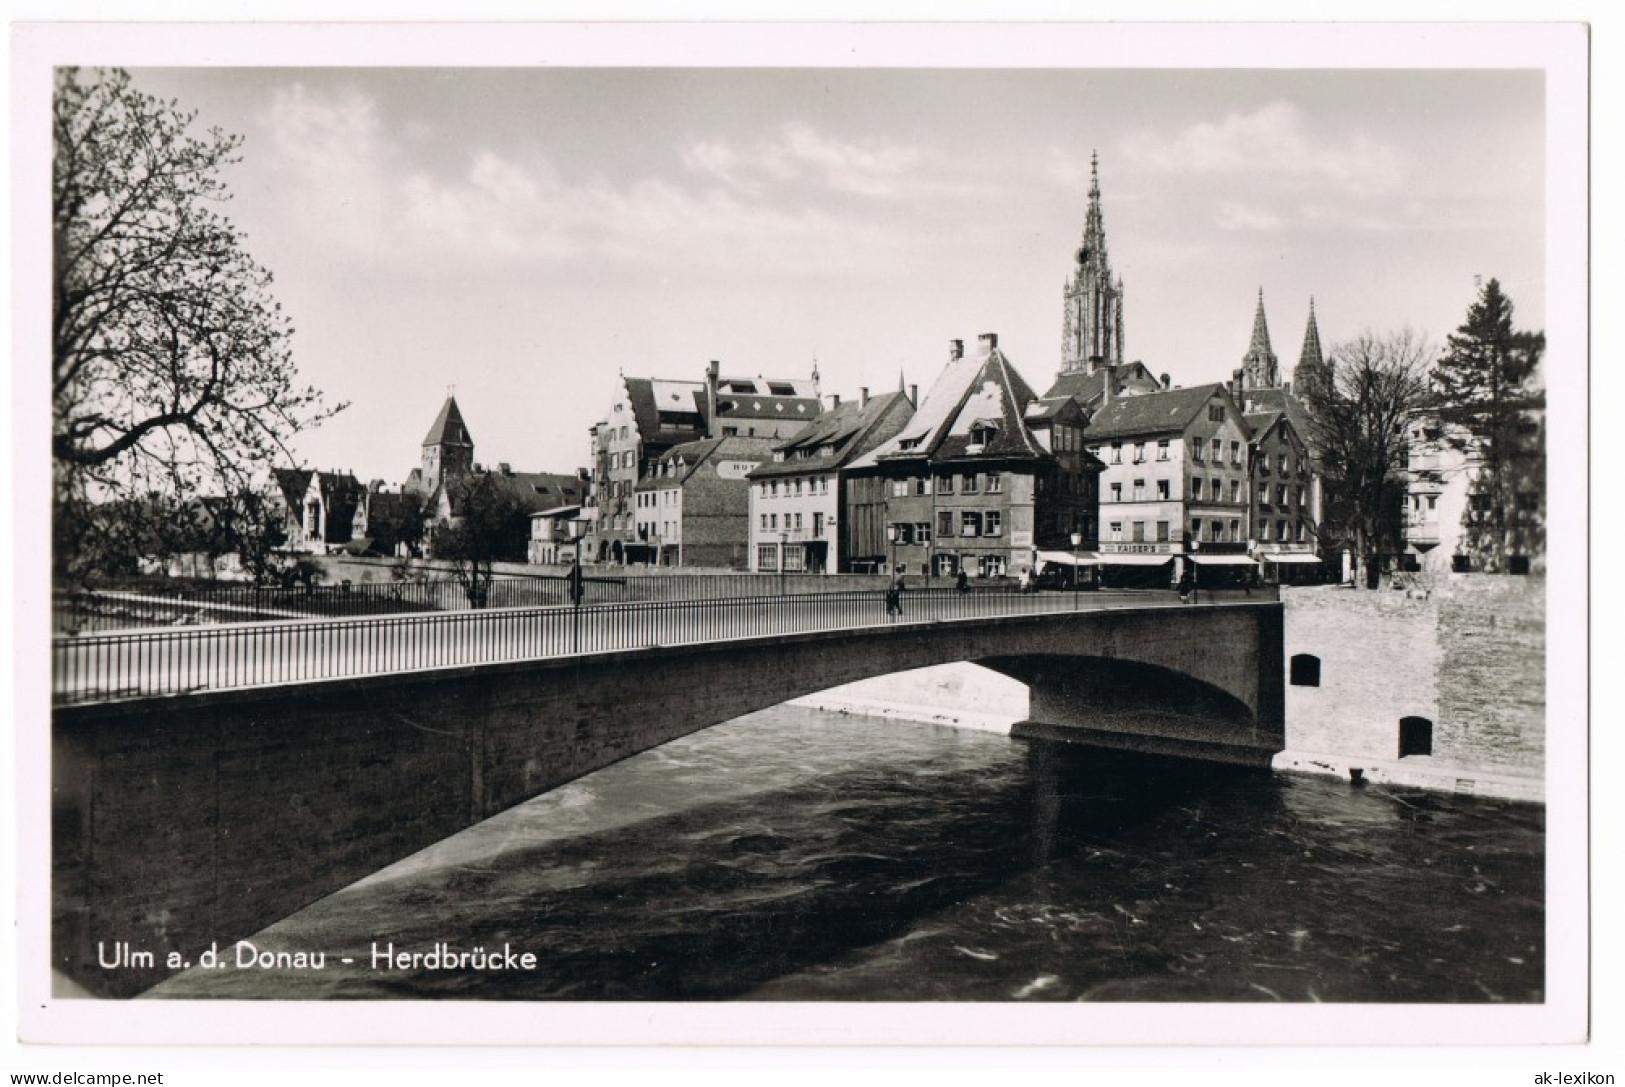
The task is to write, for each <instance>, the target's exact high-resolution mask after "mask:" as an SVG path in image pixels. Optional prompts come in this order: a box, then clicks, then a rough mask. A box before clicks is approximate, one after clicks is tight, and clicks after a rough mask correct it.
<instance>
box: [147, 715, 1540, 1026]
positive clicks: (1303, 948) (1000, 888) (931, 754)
mask: <svg viewBox="0 0 1625 1087" xmlns="http://www.w3.org/2000/svg"><path fill="white" fill-rule="evenodd" d="M1543 842H1544V813H1543V809H1542V808H1540V807H1538V806H1533V805H1526V804H1518V803H1513V802H1502V801H1496V800H1491V799H1485V798H1479V797H1458V796H1445V795H1441V794H1434V793H1426V792H1421V791H1405V790H1398V789H1392V788H1378V787H1374V786H1373V787H1365V788H1357V787H1354V786H1352V785H1350V784H1349V783H1348V782H1346V781H1343V780H1339V779H1333V778H1316V777H1300V776H1293V775H1281V774H1272V773H1270V772H1268V771H1259V770H1239V769H1232V768H1224V767H1208V766H1202V765H1198V764H1192V763H1183V762H1180V761H1177V760H1159V759H1150V758H1144V757H1139V756H1130V755H1124V754H1115V753H1105V752H1100V751H1096V750H1092V749H1086V748H1082V747H1075V746H1071V745H1064V744H1054V743H1049V742H1044V741H1032V740H1017V739H1011V738H1009V737H1007V736H1003V735H999V734H995V733H988V732H974V731H965V730H959V729H952V728H945V727H939V726H932V725H925V724H911V723H908V722H899V721H895V720H879V719H875V718H867V717H855V716H843V715H839V714H834V713H828V712H823V711H817V710H811V709H805V708H800V707H795V706H780V707H776V708H774V709H772V710H768V711H764V712H762V713H758V714H753V715H751V716H749V717H744V718H740V719H739V720H737V721H732V722H729V723H728V724H725V725H721V726H718V727H716V728H712V729H708V730H706V731H704V732H701V733H698V734H696V735H694V736H691V737H688V738H686V739H684V740H680V741H677V742H675V743H671V744H667V745H666V746H664V747H661V748H658V749H656V750H653V751H650V752H647V753H645V754H643V755H640V756H637V757H636V758H633V759H629V760H627V761H625V762H622V763H620V764H618V765H615V766H612V767H609V768H608V769H605V770H601V771H599V772H598V773H595V774H592V775H590V776H589V777H586V778H584V779H581V780H580V781H577V782H575V783H572V784H570V785H568V786H565V787H563V788H561V789H558V790H555V791H553V792H551V793H549V794H547V795H545V796H542V797H540V798H538V799H536V800H533V801H531V802H529V803H526V804H523V805H521V806H519V807H517V808H514V809H512V810H511V811H508V812H505V813H503V814H502V815H500V816H498V817H496V818H494V819H491V820H488V821H487V822H485V823H483V824H481V825H479V826H477V827H474V828H472V829H470V830H468V831H466V832H464V833H462V834H459V835H457V836H456V837H454V838H451V839H448V840H446V841H444V842H442V843H440V844H438V845H436V846H434V847H432V848H431V849H428V850H425V851H424V852H422V853H419V854H417V855H415V856H413V857H411V858H408V859H407V860H405V861H403V862H401V863H399V864H397V865H394V866H392V867H390V868H388V869H385V870H384V871H382V872H379V873H378V874H376V875H374V876H372V877H369V878H368V879H366V880H363V881H362V882H360V883H357V884H355V885H353V886H351V887H348V888H346V889H345V890H343V891H340V892H338V893H336V894H334V895H331V896H329V897H328V898H326V899H324V900H322V901H320V902H318V903H315V904H314V905H312V906H310V907H308V908H307V909H305V910H302V911H301V912H299V913H297V914H295V915H294V916H292V917H290V918H288V919H286V920H284V921H282V922H280V923H278V924H276V925H274V926H272V927H271V928H269V929H267V930H265V931H264V932H262V933H260V934H258V935H256V936H254V937H253V938H252V943H253V944H254V946H255V948H257V949H258V950H259V951H261V952H267V951H269V952H271V953H272V954H273V955H274V954H275V953H276V952H278V951H283V952H288V953H294V952H303V953H305V954H306V955H312V956H313V955H314V954H316V953H320V954H322V955H323V956H324V958H323V962H322V968H321V969H313V968H310V966H309V964H308V962H307V963H305V964H303V965H301V966H299V967H292V966H289V967H283V968H273V969H260V968H247V967H245V968H241V969H239V968H236V967H235V966H232V967H230V968H221V969H216V970H197V969H194V970H192V971H189V972H187V973H183V974H181V975H178V976H177V977H175V978H172V979H171V980H170V981H169V982H167V983H165V984H164V985H163V986H160V987H159V988H158V989H156V990H154V991H153V994H152V995H155V996H167V997H177V998H180V997H184V998H210V997H221V998H250V999H252V998H271V999H323V998H360V999H380V998H453V999H463V1000H735V999H755V1000H845V1001H862V1000H910V1001H922V1000H930V1001H938V1000H977V1001H1012V1000H1068V1001H1070V1000H1097V1001H1271V1000H1281V1001H1384V1002H1485V1003H1487V1002H1499V1001H1509V1002H1526V1001H1539V1000H1541V999H1542V995H1543V991H1544V955H1543V944H1544V934H1543V930H1544V906H1543V901H1544V882H1543V865H1544V862H1543V857H1544V845H1543ZM436 944H445V945H449V947H450V948H451V949H453V950H456V951H472V950H473V949H475V948H483V949H486V950H487V951H490V950H500V949H501V948H503V947H504V946H505V945H506V946H507V948H508V949H509V950H510V951H511V952H514V953H525V952H529V953H532V954H534V955H535V956H536V959H535V965H534V967H533V968H531V969H506V970H500V971H492V970H484V971H480V970H472V969H466V968H464V969H450V970H447V969H430V968H426V967H422V966H420V967H418V968H415V969H414V968H408V969H398V968H392V967H388V966H377V965H375V960H374V958H373V951H374V949H375V947H376V948H377V949H384V948H387V947H388V946H389V945H393V948H394V950H395V951H396V952H397V953H398V952H401V951H421V952H427V951H429V950H431V949H432V948H433V947H434V946H435V945H436ZM384 954H386V955H387V952H384ZM345 957H348V958H351V959H353V960H354V962H353V963H352V964H350V965H345V964H343V963H342V962H340V961H339V960H340V959H341V958H345Z"/></svg>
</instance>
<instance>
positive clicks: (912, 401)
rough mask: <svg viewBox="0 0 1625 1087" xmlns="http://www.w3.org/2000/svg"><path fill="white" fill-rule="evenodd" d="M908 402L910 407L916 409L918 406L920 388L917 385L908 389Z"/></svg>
mask: <svg viewBox="0 0 1625 1087" xmlns="http://www.w3.org/2000/svg"><path fill="white" fill-rule="evenodd" d="M908 402H909V405H910V406H911V407H915V408H918V407H919V406H920V387H919V386H918V385H910V386H909V387H908Z"/></svg>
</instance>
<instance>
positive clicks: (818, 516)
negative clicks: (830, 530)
mask: <svg viewBox="0 0 1625 1087" xmlns="http://www.w3.org/2000/svg"><path fill="white" fill-rule="evenodd" d="M823 534H824V515H823V514H822V513H814V514H813V535H814V536H822V535H823Z"/></svg>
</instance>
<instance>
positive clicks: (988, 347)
mask: <svg viewBox="0 0 1625 1087" xmlns="http://www.w3.org/2000/svg"><path fill="white" fill-rule="evenodd" d="M998 346H999V334H998V333H997V332H984V333H982V334H981V335H980V336H978V337H976V355H977V357H978V358H984V359H985V358H987V357H988V356H989V355H991V354H992V353H993V349H994V348H996V347H998Z"/></svg>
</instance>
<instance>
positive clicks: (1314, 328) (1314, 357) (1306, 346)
mask: <svg viewBox="0 0 1625 1087" xmlns="http://www.w3.org/2000/svg"><path fill="white" fill-rule="evenodd" d="M1326 376H1327V367H1326V356H1325V355H1324V354H1323V353H1322V352H1321V349H1320V327H1319V326H1318V325H1317V324H1316V323H1315V300H1314V298H1312V297H1311V298H1310V299H1309V324H1308V325H1307V326H1306V327H1305V328H1304V330H1303V352H1302V353H1301V354H1300V355H1299V356H1298V365H1297V368H1296V369H1294V370H1293V371H1292V387H1293V388H1294V389H1295V390H1297V391H1298V393H1299V395H1304V394H1306V393H1308V391H1309V389H1310V388H1311V387H1312V386H1314V385H1316V384H1318V383H1319V382H1322V381H1324V380H1325V379H1326Z"/></svg>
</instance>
